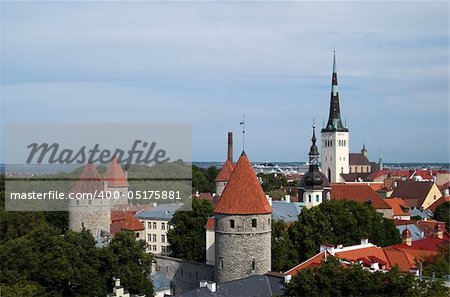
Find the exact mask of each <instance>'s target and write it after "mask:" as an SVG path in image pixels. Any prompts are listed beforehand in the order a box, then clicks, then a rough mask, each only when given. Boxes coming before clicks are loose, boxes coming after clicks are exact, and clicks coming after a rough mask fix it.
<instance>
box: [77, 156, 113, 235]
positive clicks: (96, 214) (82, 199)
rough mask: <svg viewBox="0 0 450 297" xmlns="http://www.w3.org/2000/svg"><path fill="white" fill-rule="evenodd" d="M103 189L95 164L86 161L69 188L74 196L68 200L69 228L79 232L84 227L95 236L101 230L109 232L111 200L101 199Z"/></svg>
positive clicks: (102, 182)
mask: <svg viewBox="0 0 450 297" xmlns="http://www.w3.org/2000/svg"><path fill="white" fill-rule="evenodd" d="M104 191H105V186H104V181H103V179H102V178H101V176H100V174H99V173H98V171H97V169H96V168H95V166H94V165H93V164H92V163H88V164H87V165H86V166H85V167H84V168H83V171H82V172H81V174H80V176H79V178H78V180H77V181H76V182H75V184H74V186H73V187H72V189H71V190H70V193H71V194H72V196H73V198H74V199H71V200H70V201H69V229H70V230H73V231H77V232H79V231H81V230H82V229H83V228H84V229H87V230H90V231H91V233H92V235H93V236H95V237H97V236H99V235H100V234H101V232H102V231H107V232H110V224H111V209H110V208H111V206H110V205H111V201H110V200H109V199H102V195H101V193H102V192H104ZM95 194H96V195H97V197H94V195H95ZM76 198H78V199H76Z"/></svg>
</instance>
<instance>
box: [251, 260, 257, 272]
mask: <svg viewBox="0 0 450 297" xmlns="http://www.w3.org/2000/svg"><path fill="white" fill-rule="evenodd" d="M255 269H256V261H255V259H253V261H252V270H253V271H255Z"/></svg>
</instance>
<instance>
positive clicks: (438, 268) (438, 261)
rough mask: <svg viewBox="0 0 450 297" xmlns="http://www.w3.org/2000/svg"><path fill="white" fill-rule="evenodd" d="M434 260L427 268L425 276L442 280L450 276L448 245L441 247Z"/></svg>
mask: <svg viewBox="0 0 450 297" xmlns="http://www.w3.org/2000/svg"><path fill="white" fill-rule="evenodd" d="M433 258H434V259H433V261H432V263H430V264H428V265H427V266H426V267H425V269H424V275H426V276H435V277H440V278H442V277H445V276H447V275H450V254H449V246H448V244H443V245H442V246H440V248H439V254H438V255H437V256H434V257H433Z"/></svg>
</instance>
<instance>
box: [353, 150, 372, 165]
mask: <svg viewBox="0 0 450 297" xmlns="http://www.w3.org/2000/svg"><path fill="white" fill-rule="evenodd" d="M348 163H349V165H350V166H352V165H353V166H354V165H369V166H370V165H371V164H370V162H369V160H367V157H366V156H364V155H363V154H361V153H349V154H348Z"/></svg>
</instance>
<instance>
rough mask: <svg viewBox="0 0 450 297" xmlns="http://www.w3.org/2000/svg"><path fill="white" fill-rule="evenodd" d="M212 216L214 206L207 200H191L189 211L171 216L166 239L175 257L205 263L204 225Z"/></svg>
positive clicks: (178, 212) (177, 212)
mask: <svg viewBox="0 0 450 297" xmlns="http://www.w3.org/2000/svg"><path fill="white" fill-rule="evenodd" d="M212 215H214V206H213V204H212V203H211V201H209V200H201V199H197V198H193V199H192V210H191V211H176V212H175V213H174V215H173V218H172V221H171V225H172V226H173V229H170V230H169V231H168V233H167V238H168V240H169V243H170V247H171V249H172V254H173V256H175V257H178V258H182V259H186V260H190V261H197V262H203V261H205V240H206V237H205V236H206V235H205V224H206V221H207V219H208V217H211V216H212Z"/></svg>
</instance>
